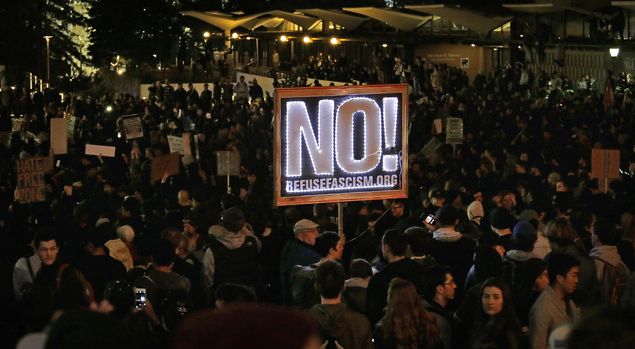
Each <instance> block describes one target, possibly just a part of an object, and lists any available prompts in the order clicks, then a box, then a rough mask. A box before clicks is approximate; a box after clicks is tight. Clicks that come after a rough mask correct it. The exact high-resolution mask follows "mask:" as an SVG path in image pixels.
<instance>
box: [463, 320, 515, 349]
mask: <svg viewBox="0 0 635 349" xmlns="http://www.w3.org/2000/svg"><path fill="white" fill-rule="evenodd" d="M520 343H521V342H520V328H518V325H517V323H515V322H514V321H508V320H504V319H498V318H493V319H489V320H488V321H487V322H485V323H481V322H480V321H477V322H476V323H474V326H473V329H472V333H471V336H470V344H471V345H470V347H471V348H472V349H520V347H521V344H520Z"/></svg>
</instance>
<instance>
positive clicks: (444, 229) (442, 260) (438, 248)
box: [428, 205, 476, 294]
mask: <svg viewBox="0 0 635 349" xmlns="http://www.w3.org/2000/svg"><path fill="white" fill-rule="evenodd" d="M436 216H437V222H438V224H439V228H438V229H437V230H435V231H434V233H432V239H431V241H430V242H429V250H428V252H429V254H430V255H431V256H432V257H434V259H435V260H436V261H437V262H438V263H439V264H441V265H445V266H447V267H449V268H450V270H451V271H452V275H453V276H454V279H455V280H456V283H457V285H463V284H464V283H465V278H466V276H467V272H468V271H469V270H470V267H471V266H472V257H473V256H474V249H475V248H476V243H475V242H474V240H471V239H469V238H467V237H465V236H463V235H462V234H461V233H459V232H458V231H456V225H457V224H458V222H459V212H458V210H457V209H455V208H454V207H452V206H450V205H444V206H443V207H441V208H440V209H439V210H438V211H437V214H436ZM459 291H462V290H459ZM459 294H461V293H459Z"/></svg>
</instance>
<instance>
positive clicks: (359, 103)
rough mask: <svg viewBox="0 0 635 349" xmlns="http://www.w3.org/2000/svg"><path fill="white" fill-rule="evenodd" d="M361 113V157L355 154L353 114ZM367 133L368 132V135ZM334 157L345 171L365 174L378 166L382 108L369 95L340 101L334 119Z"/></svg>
mask: <svg viewBox="0 0 635 349" xmlns="http://www.w3.org/2000/svg"><path fill="white" fill-rule="evenodd" d="M357 112H362V113H364V148H363V149H364V156H363V157H362V159H360V160H355V157H354V148H353V146H354V140H355V134H354V115H355V114H356V113H357ZM369 133H370V134H369ZM335 134H337V136H338V137H337V138H336V139H335V159H336V161H337V165H338V166H339V168H341V169H342V171H344V172H346V173H367V172H370V171H372V170H373V169H374V168H375V167H377V165H379V161H380V157H381V110H380V109H379V106H378V105H377V102H375V101H374V100H372V99H370V98H363V97H355V98H351V99H348V100H346V101H345V102H344V103H342V104H340V106H339V107H338V109H337V117H336V122H335Z"/></svg>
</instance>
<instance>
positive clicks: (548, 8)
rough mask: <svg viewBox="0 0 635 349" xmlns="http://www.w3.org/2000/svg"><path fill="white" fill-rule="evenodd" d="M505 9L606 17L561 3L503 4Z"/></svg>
mask: <svg viewBox="0 0 635 349" xmlns="http://www.w3.org/2000/svg"><path fill="white" fill-rule="evenodd" d="M618 2H619V1H618ZM624 2H631V1H624ZM503 7H504V8H507V9H510V10H512V11H516V12H525V13H535V14H547V13H557V12H564V11H571V12H577V13H580V14H583V15H585V16H596V17H601V16H603V15H604V14H602V13H600V12H595V11H591V10H587V9H584V8H581V7H575V6H570V5H566V4H562V3H560V2H544V3H526V4H503Z"/></svg>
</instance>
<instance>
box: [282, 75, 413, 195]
mask: <svg viewBox="0 0 635 349" xmlns="http://www.w3.org/2000/svg"><path fill="white" fill-rule="evenodd" d="M407 96H408V92H407V86H406V85H380V86H346V87H342V86H339V87H321V88H285V89H277V90H276V118H275V145H274V155H275V161H274V167H275V170H274V172H275V179H274V180H275V183H274V191H275V195H274V198H275V203H276V205H278V206H283V205H296V204H306V203H319V202H337V201H355V200H375V199H390V198H403V197H407V193H408V188H407V183H408V180H407V170H406V169H405V166H406V164H407V163H408V162H407V161H408V159H407V153H408V152H407V149H408V145H407V130H406V125H407V115H408V114H407V101H408V99H407Z"/></svg>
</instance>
